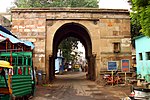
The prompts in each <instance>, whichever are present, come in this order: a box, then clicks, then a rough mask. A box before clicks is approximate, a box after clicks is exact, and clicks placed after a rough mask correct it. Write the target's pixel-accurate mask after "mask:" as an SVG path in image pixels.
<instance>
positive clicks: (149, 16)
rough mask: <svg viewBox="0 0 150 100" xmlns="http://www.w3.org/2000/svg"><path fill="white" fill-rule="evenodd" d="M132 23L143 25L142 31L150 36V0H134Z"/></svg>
mask: <svg viewBox="0 0 150 100" xmlns="http://www.w3.org/2000/svg"><path fill="white" fill-rule="evenodd" d="M132 10H133V12H132V13H131V18H132V23H131V24H132V25H136V26H138V27H137V28H138V29H139V27H141V29H140V32H141V33H142V34H144V35H146V36H149V37H150V0H132Z"/></svg>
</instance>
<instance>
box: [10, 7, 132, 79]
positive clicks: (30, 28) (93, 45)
mask: <svg viewBox="0 0 150 100" xmlns="http://www.w3.org/2000/svg"><path fill="white" fill-rule="evenodd" d="M11 12H12V32H13V33H14V34H15V35H16V36H17V37H18V38H20V39H22V40H29V41H32V42H33V43H34V44H35V49H34V56H33V64H34V66H37V67H38V69H41V70H43V71H44V72H45V73H46V80H47V81H49V80H52V79H54V76H55V68H54V59H55V57H56V55H57V49H58V45H59V43H60V42H61V41H62V40H63V39H65V38H67V37H69V36H72V37H76V38H78V39H79V40H80V41H81V43H82V44H83V45H84V47H85V51H86V59H87V61H88V78H89V79H91V80H95V79H97V78H98V77H99V74H100V72H102V71H107V62H108V61H117V62H118V69H119V70H121V60H122V59H129V60H130V61H131V42H130V38H131V36H130V18H129V12H128V11H127V10H121V9H95V8H32V9H13V10H12V11H11Z"/></svg>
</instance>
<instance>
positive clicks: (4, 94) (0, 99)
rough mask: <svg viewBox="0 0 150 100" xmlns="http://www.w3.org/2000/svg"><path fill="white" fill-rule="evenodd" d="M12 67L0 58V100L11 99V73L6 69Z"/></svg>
mask: <svg viewBox="0 0 150 100" xmlns="http://www.w3.org/2000/svg"><path fill="white" fill-rule="evenodd" d="M12 68H13V67H12V66H11V65H10V63H9V62H7V61H3V60H0V100H11V95H12V88H11V75H9V74H8V71H9V69H12Z"/></svg>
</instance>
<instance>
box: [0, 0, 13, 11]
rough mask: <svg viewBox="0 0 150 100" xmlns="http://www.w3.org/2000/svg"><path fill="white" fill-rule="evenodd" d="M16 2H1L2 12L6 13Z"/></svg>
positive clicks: (6, 0) (8, 0)
mask: <svg viewBox="0 0 150 100" xmlns="http://www.w3.org/2000/svg"><path fill="white" fill-rule="evenodd" d="M12 1H14V0H0V12H6V9H7V8H8V7H11V5H12V3H11V2H12Z"/></svg>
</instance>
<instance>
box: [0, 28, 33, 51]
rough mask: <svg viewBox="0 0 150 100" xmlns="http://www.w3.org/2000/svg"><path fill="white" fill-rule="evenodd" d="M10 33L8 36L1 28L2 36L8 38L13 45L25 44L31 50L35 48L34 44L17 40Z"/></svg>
mask: <svg viewBox="0 0 150 100" xmlns="http://www.w3.org/2000/svg"><path fill="white" fill-rule="evenodd" d="M7 31H8V30H7ZM10 33H11V32H10ZM10 33H9V34H7V33H6V32H4V31H2V30H1V27H0V35H2V36H3V37H5V38H8V39H9V40H10V41H11V42H12V43H23V44H24V45H26V46H30V47H31V49H33V48H34V45H33V44H32V42H30V41H23V40H19V39H17V38H16V37H14V36H13V35H11V34H10Z"/></svg>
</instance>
